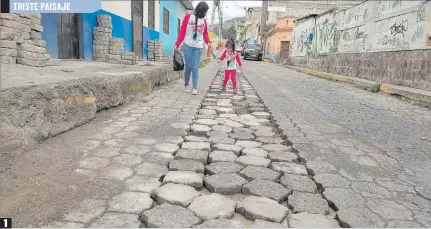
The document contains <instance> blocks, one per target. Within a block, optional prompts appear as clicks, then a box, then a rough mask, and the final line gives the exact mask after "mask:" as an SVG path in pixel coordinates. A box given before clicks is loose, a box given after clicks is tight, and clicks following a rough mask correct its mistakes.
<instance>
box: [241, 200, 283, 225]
mask: <svg viewBox="0 0 431 229" xmlns="http://www.w3.org/2000/svg"><path fill="white" fill-rule="evenodd" d="M236 210H237V211H238V212H240V213H242V214H243V215H244V216H245V218H246V219H250V220H256V219H262V220H266V221H269V222H276V223H280V222H281V221H283V219H284V218H285V217H286V216H287V214H288V209H287V208H286V207H284V206H283V205H281V204H279V203H277V201H275V200H271V199H269V198H266V197H257V196H247V197H246V198H245V199H243V200H242V201H240V202H239V204H238V207H237V209H236Z"/></svg>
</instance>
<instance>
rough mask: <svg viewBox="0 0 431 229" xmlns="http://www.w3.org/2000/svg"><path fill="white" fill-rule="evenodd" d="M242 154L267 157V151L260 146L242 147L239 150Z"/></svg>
mask: <svg viewBox="0 0 431 229" xmlns="http://www.w3.org/2000/svg"><path fill="white" fill-rule="evenodd" d="M241 155H242V156H257V157H267V156H268V151H266V150H264V149H262V148H247V147H246V148H244V149H242V150H241Z"/></svg>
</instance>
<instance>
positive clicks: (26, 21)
mask: <svg viewBox="0 0 431 229" xmlns="http://www.w3.org/2000/svg"><path fill="white" fill-rule="evenodd" d="M17 21H18V20H17ZM19 22H21V24H23V25H31V23H32V21H31V19H30V18H27V17H20V18H19Z"/></svg>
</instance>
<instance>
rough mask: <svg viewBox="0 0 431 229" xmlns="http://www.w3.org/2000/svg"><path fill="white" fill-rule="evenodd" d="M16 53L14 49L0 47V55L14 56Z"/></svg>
mask: <svg viewBox="0 0 431 229" xmlns="http://www.w3.org/2000/svg"><path fill="white" fill-rule="evenodd" d="M16 55H17V51H16V49H11V48H0V56H13V57H16Z"/></svg>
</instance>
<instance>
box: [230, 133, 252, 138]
mask: <svg viewBox="0 0 431 229" xmlns="http://www.w3.org/2000/svg"><path fill="white" fill-rule="evenodd" d="M229 136H230V137H231V138H234V139H237V140H254V136H253V135H252V134H250V133H245V132H234V133H230V134H229Z"/></svg>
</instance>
